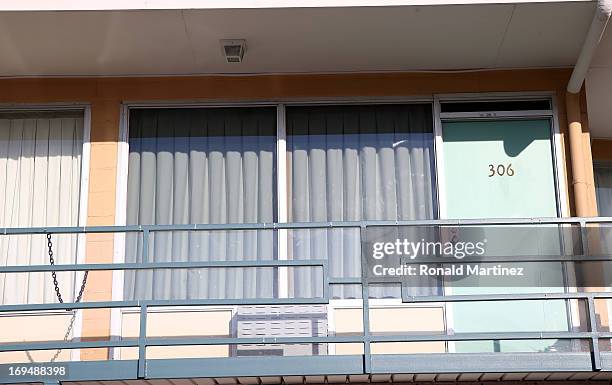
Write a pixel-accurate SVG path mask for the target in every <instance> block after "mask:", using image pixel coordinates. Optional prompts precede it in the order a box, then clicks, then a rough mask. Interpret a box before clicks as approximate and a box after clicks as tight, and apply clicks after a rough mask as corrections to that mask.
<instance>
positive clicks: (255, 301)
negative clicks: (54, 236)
mask: <svg viewBox="0 0 612 385" xmlns="http://www.w3.org/2000/svg"><path fill="white" fill-rule="evenodd" d="M328 303H329V301H328V300H327V299H326V298H320V297H319V298H243V299H235V298H233V299H185V300H165V299H160V300H135V301H99V302H78V303H74V302H72V303H48V304H45V303H39V304H20V305H2V306H0V313H2V312H27V311H41V310H76V309H104V308H121V307H125V308H130V307H140V306H141V305H146V306H148V307H163V306H168V307H171V306H218V305H223V306H242V305H309V304H312V305H314V304H328Z"/></svg>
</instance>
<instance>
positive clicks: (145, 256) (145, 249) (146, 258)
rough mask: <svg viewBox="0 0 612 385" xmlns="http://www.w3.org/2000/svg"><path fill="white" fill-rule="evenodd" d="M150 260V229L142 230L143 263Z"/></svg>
mask: <svg viewBox="0 0 612 385" xmlns="http://www.w3.org/2000/svg"><path fill="white" fill-rule="evenodd" d="M148 262H149V229H148V228H146V227H145V228H144V229H143V230H142V263H148Z"/></svg>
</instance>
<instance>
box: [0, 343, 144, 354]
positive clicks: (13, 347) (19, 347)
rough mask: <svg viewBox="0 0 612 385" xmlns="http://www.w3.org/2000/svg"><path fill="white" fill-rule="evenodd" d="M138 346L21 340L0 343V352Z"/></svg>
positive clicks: (129, 344) (130, 344)
mask: <svg viewBox="0 0 612 385" xmlns="http://www.w3.org/2000/svg"><path fill="white" fill-rule="evenodd" d="M134 346H138V342H137V341H130V340H118V341H108V340H107V341H75V342H70V341H50V342H21V343H10V344H0V352H19V351H25V350H55V349H89V348H122V347H134Z"/></svg>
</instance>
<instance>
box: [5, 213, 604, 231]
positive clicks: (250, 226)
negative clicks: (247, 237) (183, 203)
mask: <svg viewBox="0 0 612 385" xmlns="http://www.w3.org/2000/svg"><path fill="white" fill-rule="evenodd" d="M581 223H589V224H591V223H602V224H605V223H612V217H589V218H577V217H567V218H554V217H541V218H539V217H534V218H481V219H427V220H408V221H337V222H334V221H328V222H294V223H273V222H268V223H228V224H175V225H127V226H75V227H67V226H61V227H3V228H0V234H5V235H18V234H67V233H74V234H79V233H117V232H142V231H145V230H148V231H193V230H275V229H312V228H321V229H325V228H334V227H336V228H342V227H356V228H357V227H364V226H365V227H372V226H437V225H439V226H444V225H450V226H458V225H538V224H581Z"/></svg>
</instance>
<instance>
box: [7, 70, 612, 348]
mask: <svg viewBox="0 0 612 385" xmlns="http://www.w3.org/2000/svg"><path fill="white" fill-rule="evenodd" d="M569 76H570V70H566V69H551V70H512V71H485V72H466V73H417V74H415V73H394V74H390V73H389V74H329V75H265V76H264V75H262V76H227V77H223V76H204V77H156V78H138V77H135V78H44V79H4V80H0V103H2V104H7V105H12V104H16V105H17V104H21V103H32V104H48V103H73V102H74V103H77V102H78V103H88V104H90V105H91V140H90V143H91V155H90V156H91V160H90V169H89V192H88V216H87V225H90V226H97V225H114V224H115V211H116V195H117V194H116V180H117V159H118V142H119V126H120V110H121V103H123V102H180V101H185V102H205V101H218V102H223V101H227V102H236V101H264V100H265V101H283V100H289V99H290V100H300V99H304V100H313V99H321V100H329V99H342V98H351V99H357V98H363V99H364V100H368V99H376V98H386V97H396V98H399V97H408V96H426V97H431V96H432V95H434V94H449V93H495V92H535V91H541V92H544V91H545V92H554V93H555V95H556V97H555V99H556V108H557V116H558V123H559V127H560V132H561V140H562V142H563V141H564V140H565V138H567V118H566V113H565V111H566V110H565V86H566V84H567V80H568V78H569ZM583 111H586V108H584V109H583ZM583 120H585V121H586V117H583ZM585 126H586V125H585ZM598 146H599V145H597V146H594V158H595V159H598V157H599V156H600V150H599V149H598ZM610 147H612V146H610ZM584 148H585V151H584V153H585V154H586V155H585V156H588V158H589V162H588V164H591V161H590V156H591V155H590V153H591V151H590V139H589V137H588V131H587V132H586V133H585V138H584ZM611 153H612V152H611ZM563 155H564V158H565V159H568V158H569V156H568V146H567V145H565V144H563ZM610 156H612V155H610ZM564 163H565V173H564V175H565V176H566V183H565V185H566V186H571V184H570V183H569V181H571V167H569V164H567V162H564ZM592 174H593V173H592V170H591V171H590V173H587V176H588V177H589V178H590V185H591V188H593V182H592V180H593V176H592ZM566 196H568V201H569V202H568V204H569V207H570V210H571V212H572V213H573V193H572V190H571V188H568V191H567V194H566ZM593 203H594V202H593ZM113 242H114V238H113V234H90V235H88V236H87V243H86V261H87V262H88V263H109V262H113V251H114V243H113ZM111 299H112V272H92V273H90V278H89V282H88V285H87V289H86V292H85V301H102V300H111ZM440 319H441V318H440ZM126 322H128V321H126ZM387 326H388V325H387ZM123 329H124V331H125V332H126V333H127V334H130V333H132V334H133V332H134V331H133V330H131V325H130V324H129V322H128V323H126V324H124V325H123ZM110 330H111V312H110V310H109V309H99V310H98V309H91V310H85V311H84V315H83V320H82V336H83V339H84V340H88V339H89V340H91V339H99V338H108V337H109V336H110ZM221 334H223V333H221ZM429 348H431V349H433V350H438V348H439V347H438V346H431V347H429ZM397 349H399V350H398V351H404V350H407V351H410V350H412V349H413V347H409V346H398V347H397ZM186 353H189V352H186ZM212 354H213V355H214V354H221V353H219V352H212ZM160 355H161V356H165V353H160ZM107 357H108V351H107V349H89V350H85V351H83V352H82V353H81V358H82V359H86V360H96V359H106V358H107Z"/></svg>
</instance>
